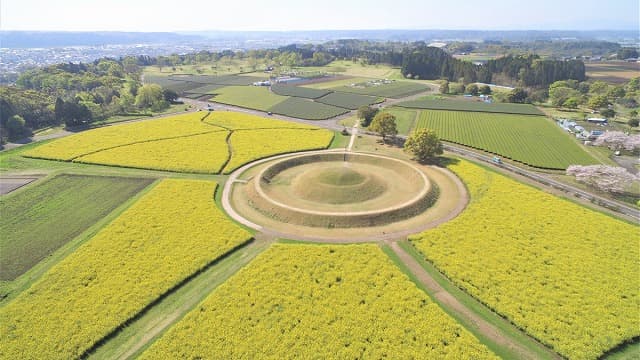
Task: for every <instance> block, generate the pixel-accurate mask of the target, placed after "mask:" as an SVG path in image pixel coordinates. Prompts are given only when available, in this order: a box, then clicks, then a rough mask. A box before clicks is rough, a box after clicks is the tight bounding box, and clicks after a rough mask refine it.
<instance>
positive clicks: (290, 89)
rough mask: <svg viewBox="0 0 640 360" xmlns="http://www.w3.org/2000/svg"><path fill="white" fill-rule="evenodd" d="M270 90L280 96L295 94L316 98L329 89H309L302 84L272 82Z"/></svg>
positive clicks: (326, 92) (325, 93)
mask: <svg viewBox="0 0 640 360" xmlns="http://www.w3.org/2000/svg"><path fill="white" fill-rule="evenodd" d="M271 91H272V92H274V93H276V94H278V95H282V96H295V97H301V98H307V99H317V98H320V97H323V96H325V95H327V94H329V93H330V91H329V90H320V89H311V88H306V87H302V86H293V85H284V84H274V85H272V86H271Z"/></svg>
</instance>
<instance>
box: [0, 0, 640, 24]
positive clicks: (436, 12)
mask: <svg viewBox="0 0 640 360" xmlns="http://www.w3.org/2000/svg"><path fill="white" fill-rule="evenodd" d="M639 3H640V1H638V0H528V1H519V0H474V1H470V0H435V1H434V0H385V1H380V0H315V1H313V0H264V1H257V0H222V1H216V0H185V1H175V0H173V1H166V0H0V11H1V12H0V28H1V29H2V30H113V31H185V30H339V29H340V30H341V29H486V30H523V29H527V30H529V29H530V30H552V29H554V30H600V29H616V30H619V29H625V30H634V29H638V26H639V25H638V23H639V16H640V15H639V13H640V9H639ZM307 4H313V5H307Z"/></svg>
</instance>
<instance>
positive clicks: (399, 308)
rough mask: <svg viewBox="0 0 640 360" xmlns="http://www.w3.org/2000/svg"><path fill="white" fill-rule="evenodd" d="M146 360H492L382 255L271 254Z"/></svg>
mask: <svg viewBox="0 0 640 360" xmlns="http://www.w3.org/2000/svg"><path fill="white" fill-rule="evenodd" d="M141 358H142V359H154V360H155V359H212V358H216V359H262V358H270V359H311V358H314V359H361V358H366V359H380V358H389V359H409V358H413V359H494V358H496V356H495V355H493V354H492V353H491V352H490V351H489V350H488V349H487V348H486V347H485V346H484V345H482V344H481V343H480V342H479V341H478V340H477V339H476V338H475V337H474V336H473V335H472V334H470V333H469V332H468V331H466V330H465V329H464V328H463V327H462V326H461V325H459V324H457V323H456V322H455V321H454V320H453V319H452V318H450V317H449V316H448V315H447V314H446V313H445V312H444V311H442V310H441V309H440V308H439V307H438V305H436V304H435V303H433V302H432V301H431V300H430V299H429V297H428V296H427V295H426V294H425V293H424V292H422V291H421V290H419V289H418V288H417V287H416V286H415V284H414V283H413V282H411V281H410V280H409V278H408V277H407V276H406V275H404V274H403V273H402V272H401V271H400V270H399V269H398V268H397V267H396V266H395V265H394V264H393V262H392V261H391V260H390V259H389V258H388V257H387V256H386V255H385V254H384V253H383V252H382V250H381V249H380V248H379V247H378V246H377V245H372V244H366V245H337V246H332V245H291V244H289V245H285V244H276V245H273V246H272V247H271V248H270V249H269V250H267V251H266V252H265V253H263V254H261V255H260V256H259V257H258V258H256V259H255V260H254V261H253V262H252V263H251V264H249V265H248V266H247V267H246V268H244V269H243V270H241V271H240V272H239V273H238V274H236V275H235V276H234V277H232V278H231V279H229V280H228V281H227V282H225V283H224V284H222V285H220V287H218V288H217V289H216V290H215V291H214V292H213V293H212V294H211V295H209V297H208V298H207V299H205V301H203V302H202V303H201V304H200V305H199V306H198V307H197V308H196V309H194V310H193V311H192V312H191V313H189V314H187V316H185V318H184V319H183V320H181V321H180V322H179V323H178V324H176V325H175V326H174V327H173V328H171V329H170V330H169V331H168V332H167V333H166V334H165V335H164V336H163V337H162V338H160V339H159V340H158V341H156V342H155V343H154V344H153V345H152V346H151V347H150V348H149V349H148V350H147V351H146V352H145V353H143V354H142V357H141Z"/></svg>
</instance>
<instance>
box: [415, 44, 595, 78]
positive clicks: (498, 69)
mask: <svg viewBox="0 0 640 360" xmlns="http://www.w3.org/2000/svg"><path fill="white" fill-rule="evenodd" d="M402 74H403V75H404V76H405V77H410V78H418V79H429V80H435V79H445V80H449V81H460V82H463V83H474V82H483V83H492V82H494V78H496V77H498V76H502V77H506V78H508V79H511V80H512V81H513V82H515V83H517V84H518V85H520V86H524V87H534V88H540V87H546V86H548V85H549V84H552V83H554V82H555V81H559V80H568V79H573V80H578V81H584V80H585V78H586V76H585V67H584V63H583V62H582V61H580V60H568V61H563V60H543V59H541V58H540V57H539V56H537V55H507V56H504V57H501V58H498V59H495V60H489V61H488V62H487V63H486V64H484V65H475V64H473V63H470V62H468V61H463V60H458V59H456V58H454V57H452V56H451V55H449V54H448V53H447V52H445V51H444V50H442V49H439V48H434V47H428V46H423V47H419V48H415V49H412V50H406V51H405V53H404V54H403V61H402Z"/></svg>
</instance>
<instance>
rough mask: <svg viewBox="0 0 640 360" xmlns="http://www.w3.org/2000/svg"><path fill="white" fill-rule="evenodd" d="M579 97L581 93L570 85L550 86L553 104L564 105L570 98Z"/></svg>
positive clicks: (550, 98) (550, 97)
mask: <svg viewBox="0 0 640 360" xmlns="http://www.w3.org/2000/svg"><path fill="white" fill-rule="evenodd" d="M554 84H555V83H554ZM578 97H580V93H579V92H578V91H577V90H574V89H572V88H570V87H566V86H554V87H550V88H549V100H551V104H552V105H553V106H563V105H564V103H565V102H566V101H567V100H569V99H570V98H578Z"/></svg>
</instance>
